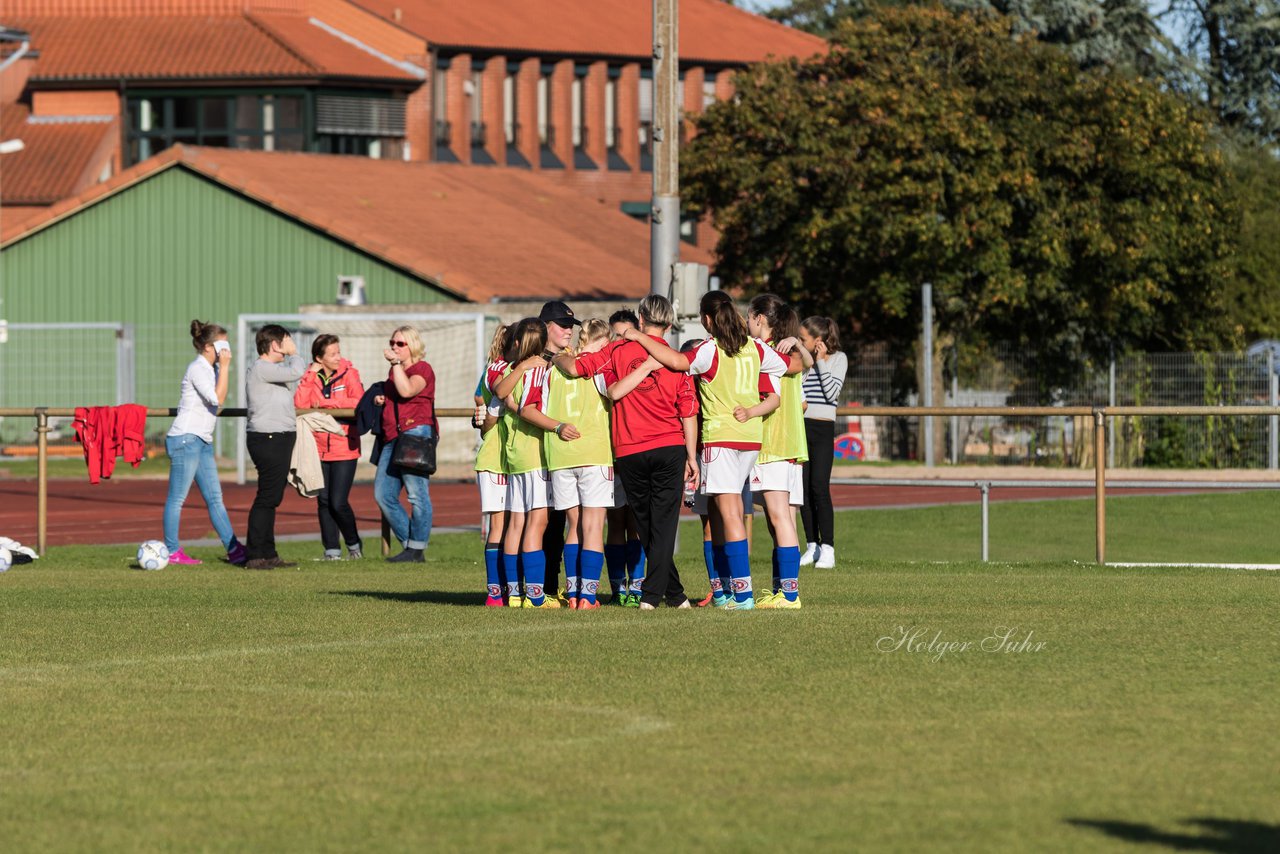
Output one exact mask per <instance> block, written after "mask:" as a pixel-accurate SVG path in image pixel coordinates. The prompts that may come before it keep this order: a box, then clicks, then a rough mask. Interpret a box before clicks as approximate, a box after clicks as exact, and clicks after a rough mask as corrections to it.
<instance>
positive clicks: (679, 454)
mask: <svg viewBox="0 0 1280 854" xmlns="http://www.w3.org/2000/svg"><path fill="white" fill-rule="evenodd" d="M685 456H686V455H685V448H684V445H678V446H673V447H669V448H655V449H654V450H652V451H643V452H641V453H639V454H630V455H628V456H625V457H619V458H618V459H616V460H614V463H613V468H614V471H616V472H617V473H618V476H619V477H621V478H622V486H623V488H625V489H626V490H627V503H628V504H630V505H631V509H632V510H634V511H635V514H636V528H637V530H638V531H639V535H640V545H641V546H643V547H644V553H645V555H646V556H647V558H648V567H647V570H646V573H645V577H644V585H643V586H642V587H641V588H640V601H642V602H647V603H649V604H650V605H653V606H655V607H656V606H657V605H658V603H659V602H662V601H664V600H665V601H666V603H667V604H668V605H670V606H672V607H675V606H677V605H679V604H680V603H681V602H683V601H685V599H686V598H688V597H686V596H685V594H684V586H683V585H682V584H681V583H680V572H679V570H677V569H676V563H675V550H676V534H677V532H678V531H679V526H680V502H681V500H682V499H683V497H684V461H685Z"/></svg>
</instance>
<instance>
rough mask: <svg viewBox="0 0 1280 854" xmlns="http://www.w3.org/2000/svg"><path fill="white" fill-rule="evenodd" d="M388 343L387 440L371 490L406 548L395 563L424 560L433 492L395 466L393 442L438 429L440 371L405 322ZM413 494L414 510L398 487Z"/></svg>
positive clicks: (384, 432)
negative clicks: (404, 502)
mask: <svg viewBox="0 0 1280 854" xmlns="http://www.w3.org/2000/svg"><path fill="white" fill-rule="evenodd" d="M388 344H389V345H390V346H388V347H387V349H386V350H384V351H382V355H383V357H384V358H385V359H386V360H387V362H388V363H389V364H390V365H391V369H390V372H389V373H388V374H387V381H386V383H385V389H386V402H385V403H384V404H383V407H382V435H383V436H384V437H385V438H386V440H387V443H386V445H384V446H383V448H382V454H381V455H380V456H379V457H378V474H377V476H376V477H375V478H374V481H373V494H374V497H375V498H376V499H377V501H378V506H379V507H381V508H382V515H383V516H384V517H385V518H386V520H387V524H389V525H390V526H391V531H392V533H393V534H394V535H395V537H396V539H398V540H400V542H401V543H403V544H404V551H402V552H400V554H398V555H396V556H395V557H390V558H387V560H389V561H390V562H392V563H422V562H423V560H424V559H425V558H424V557H423V551H424V550H425V549H426V548H427V540H428V539H429V538H430V537H431V493H430V491H429V489H428V480H427V478H426V477H425V476H424V475H419V474H414V473H413V472H409V471H404V470H402V469H401V468H400V467H399V466H397V465H393V464H392V462H391V456H392V454H393V453H395V444H396V443H395V440H396V437H397V436H400V435H401V434H407V435H412V436H432V435H434V434H435V433H436V413H435V401H436V374H435V371H433V370H432V369H431V365H429V364H428V363H427V362H426V361H425V360H424V359H423V356H424V355H425V353H426V348H425V347H424V346H423V344H422V338H421V337H419V335H418V330H416V329H414V328H413V327H412V326H401V327H399V328H398V329H396V331H395V332H392V333H391V340H390V341H389V342H388ZM402 489H403V490H404V491H406V492H408V493H409V507H410V509H411V512H410V513H409V514H408V515H406V514H405V512H404V507H403V506H401V504H400V491H401V490H402Z"/></svg>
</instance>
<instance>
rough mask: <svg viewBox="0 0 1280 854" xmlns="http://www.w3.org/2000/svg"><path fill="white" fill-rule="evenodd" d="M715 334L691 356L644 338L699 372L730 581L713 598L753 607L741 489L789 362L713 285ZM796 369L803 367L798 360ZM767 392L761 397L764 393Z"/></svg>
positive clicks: (702, 307)
mask: <svg viewBox="0 0 1280 854" xmlns="http://www.w3.org/2000/svg"><path fill="white" fill-rule="evenodd" d="M699 313H700V314H701V315H702V325H703V327H705V328H706V330H707V332H708V333H710V336H711V337H710V338H708V339H707V340H706V341H705V342H703V344H702V345H701V346H699V347H698V348H697V349H696V350H694V351H693V353H692V354H691V355H685V354H684V353H680V352H677V351H675V350H673V349H671V348H670V347H665V346H663V345H662V344H660V343H659V342H656V341H654V340H652V339H650V338H648V337H647V336H635V337H634V338H632V336H631V335H630V334H629V335H628V336H627V337H628V338H631V340H635V341H639V342H640V343H641V344H642V345H643V346H644V348H645V349H646V350H648V351H649V353H650V355H652V356H653V357H654V358H656V359H657V360H658V361H659V362H661V363H662V364H663V365H664V366H665V367H668V368H670V369H672V370H675V371H688V372H689V373H690V374H692V375H695V376H697V377H698V380H699V382H698V397H699V400H700V402H701V404H702V477H701V483H702V486H701V488H702V491H703V492H704V493H705V494H706V495H707V496H708V498H709V499H711V500H710V501H709V502H708V504H709V508H710V509H711V511H712V512H711V526H712V539H713V543H714V546H713V549H723V554H724V558H725V564H724V565H727V567H728V570H729V574H730V577H731V584H732V597H730V596H728V595H726V594H727V593H728V591H724V592H723V593H722V594H721V596H720V597H718V598H717V597H713V599H712V604H714V605H717V606H719V607H724V608H726V609H729V610H736V611H749V610H751V609H752V608H754V607H755V599H754V598H753V597H752V593H751V563H750V556H749V554H748V550H747V531H746V526H745V525H744V524H743V521H742V488H743V486H744V485H745V484H746V482H747V479H748V478H749V477H750V476H751V469H752V467H753V466H754V465H755V462H756V457H757V456H758V455H759V453H760V443H761V441H762V439H763V436H764V428H763V425H762V422H761V416H763V415H765V414H767V413H769V412H771V411H773V410H774V409H776V408H777V406H778V403H779V397H778V385H777V380H778V378H780V377H781V376H782V375H783V374H785V373H786V372H787V370H788V369H789V368H790V365H789V364H788V362H787V360H786V359H783V358H782V357H781V356H779V355H778V353H777V352H775V351H774V350H773V348H771V347H769V346H768V345H766V344H765V343H764V342H763V341H758V340H755V339H753V338H752V337H751V336H750V334H749V333H748V331H747V325H746V323H745V322H744V321H743V319H742V316H741V315H740V314H738V310H737V309H736V308H735V307H734V305H733V300H731V299H730V298H729V295H728V294H726V293H724V292H723V291H711V292H710V293H708V294H706V295H705V296H703V298H702V301H701V303H700V304H699ZM797 370H798V366H797ZM762 398H763V399H762Z"/></svg>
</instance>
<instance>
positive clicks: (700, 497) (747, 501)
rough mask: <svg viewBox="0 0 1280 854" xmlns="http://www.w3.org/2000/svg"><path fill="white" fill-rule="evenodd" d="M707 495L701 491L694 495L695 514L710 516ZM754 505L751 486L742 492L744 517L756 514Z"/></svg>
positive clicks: (748, 485)
mask: <svg viewBox="0 0 1280 854" xmlns="http://www.w3.org/2000/svg"><path fill="white" fill-rule="evenodd" d="M707 502H708V498H707V494H706V493H705V492H703V491H702V490H701V489H699V490H698V491H697V492H695V493H694V494H693V512H694V513H696V514H698V515H699V516H708V515H710V511H709V510H708V509H707V506H708V504H707ZM754 510H755V507H754V503H753V502H752V500H751V484H747V486H746V487H745V488H744V489H743V490H742V515H743V516H746V515H749V514H750V513H752V512H754Z"/></svg>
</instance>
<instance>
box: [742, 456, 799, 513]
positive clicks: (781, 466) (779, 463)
mask: <svg viewBox="0 0 1280 854" xmlns="http://www.w3.org/2000/svg"><path fill="white" fill-rule="evenodd" d="M751 490H752V491H753V492H789V493H791V506H793V507H799V506H800V505H801V504H804V469H803V468H802V467H801V465H800V464H799V463H793V462H792V461H791V460H776V461H774V462H772V463H756V466H755V468H754V469H752V471H751Z"/></svg>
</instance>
